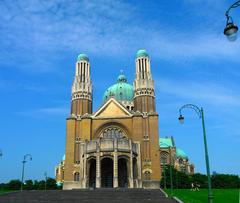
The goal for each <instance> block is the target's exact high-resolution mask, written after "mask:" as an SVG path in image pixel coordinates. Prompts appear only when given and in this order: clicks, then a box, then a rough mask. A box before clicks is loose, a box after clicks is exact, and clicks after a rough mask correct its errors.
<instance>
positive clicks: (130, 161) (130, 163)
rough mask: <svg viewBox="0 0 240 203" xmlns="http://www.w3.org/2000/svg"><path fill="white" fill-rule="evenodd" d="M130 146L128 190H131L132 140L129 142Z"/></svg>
mask: <svg viewBox="0 0 240 203" xmlns="http://www.w3.org/2000/svg"><path fill="white" fill-rule="evenodd" d="M129 145H130V152H131V153H130V160H129V188H133V152H132V140H129Z"/></svg>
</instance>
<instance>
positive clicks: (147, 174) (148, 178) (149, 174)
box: [144, 171, 151, 180]
mask: <svg viewBox="0 0 240 203" xmlns="http://www.w3.org/2000/svg"><path fill="white" fill-rule="evenodd" d="M144 180H151V173H150V171H146V172H145V173H144Z"/></svg>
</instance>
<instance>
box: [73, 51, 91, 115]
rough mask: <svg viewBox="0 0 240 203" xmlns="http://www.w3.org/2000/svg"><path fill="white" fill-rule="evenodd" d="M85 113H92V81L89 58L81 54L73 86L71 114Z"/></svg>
mask: <svg viewBox="0 0 240 203" xmlns="http://www.w3.org/2000/svg"><path fill="white" fill-rule="evenodd" d="M85 113H89V114H91V113H92V81H91V78H90V63H89V58H88V56H87V55H86V54H79V55H78V58H77V62H76V70H75V78H74V82H73V85H72V106H71V114H73V115H83V114H85Z"/></svg>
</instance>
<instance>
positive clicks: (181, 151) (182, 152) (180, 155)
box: [177, 148, 187, 158]
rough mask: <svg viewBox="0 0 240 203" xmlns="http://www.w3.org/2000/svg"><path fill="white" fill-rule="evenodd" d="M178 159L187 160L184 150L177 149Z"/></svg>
mask: <svg viewBox="0 0 240 203" xmlns="http://www.w3.org/2000/svg"><path fill="white" fill-rule="evenodd" d="M177 157H182V158H187V154H186V153H185V152H184V151H183V150H181V149H179V148H177Z"/></svg>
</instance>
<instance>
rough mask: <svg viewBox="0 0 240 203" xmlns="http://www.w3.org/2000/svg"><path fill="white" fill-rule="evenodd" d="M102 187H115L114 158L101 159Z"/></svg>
mask: <svg viewBox="0 0 240 203" xmlns="http://www.w3.org/2000/svg"><path fill="white" fill-rule="evenodd" d="M101 187H105V188H109V187H110V188H111V187H113V160H112V159H111V158H109V157H107V158H103V159H102V161H101Z"/></svg>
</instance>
